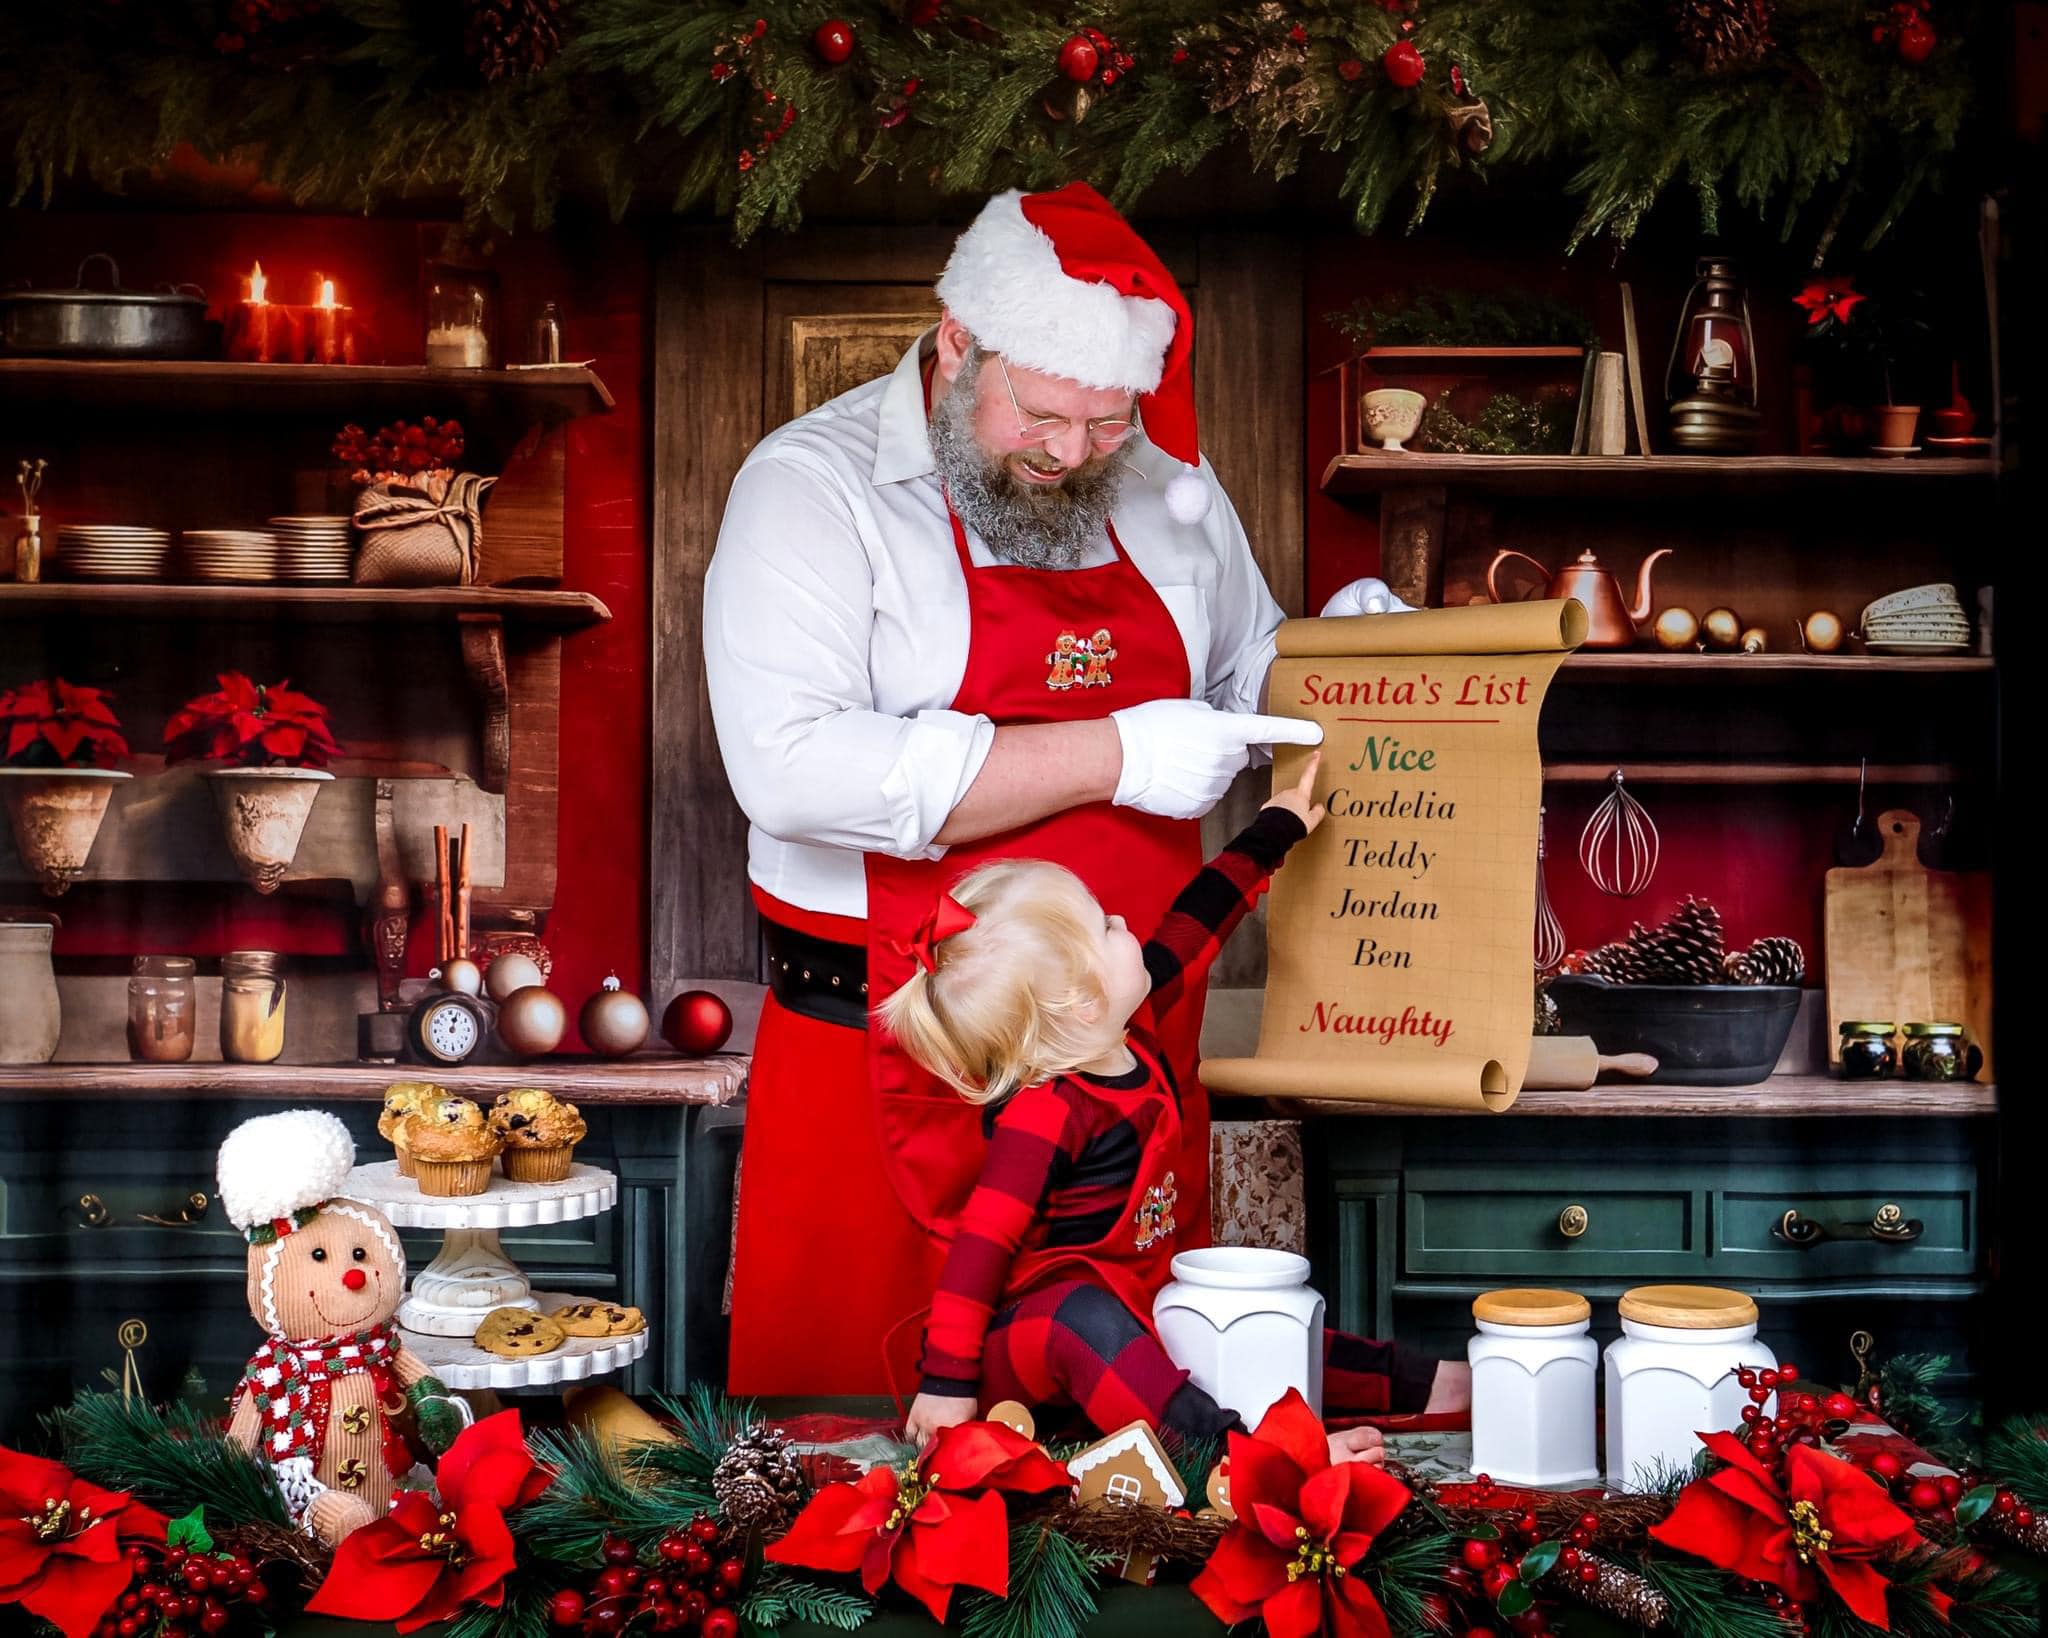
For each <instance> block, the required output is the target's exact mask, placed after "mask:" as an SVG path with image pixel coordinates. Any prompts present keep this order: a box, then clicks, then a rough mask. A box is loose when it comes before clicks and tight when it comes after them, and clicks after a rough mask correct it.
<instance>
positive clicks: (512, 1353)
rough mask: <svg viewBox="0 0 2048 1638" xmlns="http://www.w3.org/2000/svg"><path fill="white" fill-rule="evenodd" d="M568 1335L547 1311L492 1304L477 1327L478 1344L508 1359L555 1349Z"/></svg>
mask: <svg viewBox="0 0 2048 1638" xmlns="http://www.w3.org/2000/svg"><path fill="white" fill-rule="evenodd" d="M568 1335H569V1333H568V1332H566V1331H564V1330H563V1329H562V1328H561V1326H559V1325H557V1324H556V1323H555V1322H554V1321H553V1320H552V1319H550V1318H549V1317H548V1316H547V1315H546V1314H536V1313H534V1312H533V1311H532V1310H531V1309H528V1308H493V1309H492V1310H491V1311H490V1312H489V1313H488V1314H486V1315H484V1322H483V1324H481V1325H479V1326H478V1327H477V1328H476V1345H477V1346H478V1347H479V1348H482V1349H484V1350H485V1351H486V1352H488V1353H493V1354H497V1355H499V1356H500V1357H502V1358H505V1359H526V1358H530V1357H531V1356H532V1355H534V1354H551V1353H553V1352H554V1351H555V1350H556V1349H557V1348H559V1347H561V1346H562V1344H563V1342H564V1341H566V1340H567V1338H568Z"/></svg>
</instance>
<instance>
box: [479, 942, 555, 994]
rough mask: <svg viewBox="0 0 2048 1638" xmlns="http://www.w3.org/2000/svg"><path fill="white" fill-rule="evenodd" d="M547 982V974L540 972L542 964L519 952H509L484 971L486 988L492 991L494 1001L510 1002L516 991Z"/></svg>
mask: <svg viewBox="0 0 2048 1638" xmlns="http://www.w3.org/2000/svg"><path fill="white" fill-rule="evenodd" d="M547 981H548V980H547V974H546V973H544V972H542V971H541V970H540V963H539V962H538V961H536V960H534V959H533V957H532V956H530V955H521V954H520V953H519V952H518V951H517V950H507V951H506V952H505V953H504V954H503V955H501V956H499V957H498V959H497V960H496V961H493V962H492V963H491V964H490V966H488V967H487V968H485V969H484V988H485V989H487V990H488V991H490V994H491V999H492V1000H493V1001H509V1000H511V998H512V994H513V992H514V991H515V990H524V989H528V988H531V987H532V986H533V985H536V984H545V983H546V982H547Z"/></svg>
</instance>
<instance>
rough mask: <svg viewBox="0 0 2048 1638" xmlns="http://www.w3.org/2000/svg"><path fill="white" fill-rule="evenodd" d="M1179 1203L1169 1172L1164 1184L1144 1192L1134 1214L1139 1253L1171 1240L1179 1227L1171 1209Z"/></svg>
mask: <svg viewBox="0 0 2048 1638" xmlns="http://www.w3.org/2000/svg"><path fill="white" fill-rule="evenodd" d="M1179 1202H1180V1192H1179V1190H1177V1189H1176V1188H1175V1187H1174V1182H1173V1173H1171V1172H1168V1173H1167V1174H1166V1181H1165V1182H1163V1183H1155V1184H1153V1185H1152V1187H1151V1188H1149V1189H1147V1190H1146V1191H1145V1198H1144V1199H1142V1200H1140V1201H1139V1202H1138V1209H1137V1212H1136V1213H1135V1216H1136V1219H1137V1223H1136V1227H1137V1231H1138V1249H1139V1250H1140V1251H1149V1250H1151V1249H1152V1247H1154V1246H1156V1245H1158V1244H1159V1243H1160V1242H1161V1241H1162V1240H1170V1239H1172V1238H1173V1235H1174V1231H1175V1230H1176V1229H1177V1228H1178V1227H1179V1224H1177V1223H1175V1222H1174V1220H1173V1208H1174V1207H1175V1206H1176V1205H1177V1204H1179Z"/></svg>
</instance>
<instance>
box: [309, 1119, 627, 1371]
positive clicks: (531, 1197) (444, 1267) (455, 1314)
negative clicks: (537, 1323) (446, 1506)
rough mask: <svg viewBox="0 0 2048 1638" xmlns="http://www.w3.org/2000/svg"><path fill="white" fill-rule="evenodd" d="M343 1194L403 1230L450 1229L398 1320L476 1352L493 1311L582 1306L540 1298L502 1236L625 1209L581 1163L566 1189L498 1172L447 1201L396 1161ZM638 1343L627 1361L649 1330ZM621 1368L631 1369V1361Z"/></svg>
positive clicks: (359, 1175)
mask: <svg viewBox="0 0 2048 1638" xmlns="http://www.w3.org/2000/svg"><path fill="white" fill-rule="evenodd" d="M341 1193H342V1196H343V1198H345V1199H349V1200H360V1201H362V1202H363V1203H364V1204H365V1205H369V1206H375V1207H376V1208H377V1209H378V1210H379V1211H381V1212H383V1213H384V1215H385V1216H386V1217H388V1218H390V1219H391V1222H392V1224H393V1226H395V1227H397V1228H421V1229H440V1230H442V1240H441V1249H440V1251H439V1252H437V1253H436V1254H435V1256H434V1260H433V1261H432V1262H430V1263H428V1264H427V1266H426V1267H425V1268H423V1269H421V1270H420V1271H419V1272H418V1273H417V1274H415V1275H413V1277H412V1289H411V1292H410V1294H409V1295H408V1296H407V1297H406V1299H405V1301H404V1302H403V1303H401V1304H400V1305H399V1309H398V1323H399V1325H400V1326H402V1327H403V1328H404V1329H405V1330H408V1331H411V1332H415V1333H417V1334H418V1335H419V1336H421V1337H437V1338H459V1339H461V1340H462V1342H463V1343H464V1345H465V1346H467V1344H468V1339H469V1338H471V1337H473V1336H475V1335H476V1328H477V1327H478V1326H479V1325H481V1324H482V1323H483V1317H484V1315H486V1314H488V1313H489V1312H490V1311H491V1310H492V1309H493V1308H541V1307H544V1306H545V1302H546V1301H547V1300H552V1301H554V1302H556V1303H558V1304H559V1303H565V1302H572V1301H576V1300H578V1299H575V1298H571V1297H556V1298H553V1299H543V1298H541V1297H538V1296H536V1295H535V1294H534V1292H533V1290H532V1288H531V1287H530V1286H529V1284H528V1283H527V1278H526V1276H525V1275H524V1274H522V1273H521V1272H520V1271H519V1268H518V1265H517V1264H515V1263H514V1262H513V1261H512V1259H511V1258H509V1257H507V1256H506V1255H505V1248H504V1247H503V1246H502V1245H500V1244H499V1242H498V1231H499V1230H500V1229H508V1228H532V1227H534V1226H535V1225H537V1224H541V1223H569V1222H574V1221H575V1220H576V1219H577V1218H579V1217H595V1216H596V1215H597V1214H598V1213H599V1212H605V1211H610V1210H611V1209H612V1207H613V1206H615V1205H617V1204H618V1203H619V1180H618V1179H617V1178H616V1177H614V1176H613V1175H612V1174H611V1173H610V1172H608V1171H605V1170H603V1169H602V1168H601V1167H597V1166H575V1165H572V1166H571V1167H570V1168H569V1175H568V1176H567V1177H565V1178H563V1179H562V1180H561V1181H560V1182H559V1183H515V1182H513V1181H512V1180H511V1179H509V1178H504V1177H498V1176H496V1175H493V1176H492V1178H491V1186H490V1187H489V1188H488V1189H486V1190H485V1191H484V1192H483V1193H482V1194H472V1195H463V1196H460V1197H457V1198H452V1199H444V1198H442V1197H440V1196H438V1195H428V1194H422V1193H420V1186H419V1184H418V1183H417V1182H416V1181H415V1180H414V1179H412V1178H410V1177H400V1176H399V1175H398V1162H397V1161H395V1160H380V1161H377V1162H375V1163H374V1164H371V1165H368V1166H358V1167H357V1168H356V1169H355V1170H354V1171H352V1172H350V1173H349V1174H348V1179H347V1181H346V1182H345V1183H343V1185H342V1188H341ZM583 1340H594V1341H599V1342H606V1343H610V1344H613V1345H614V1346H617V1345H620V1344H623V1343H626V1342H629V1341H633V1340H636V1339H633V1338H626V1337H605V1338H595V1339H583ZM637 1341H638V1342H639V1344H640V1346H639V1348H638V1349H636V1350H635V1351H634V1352H633V1353H632V1354H631V1355H630V1356H628V1357H630V1358H634V1359H637V1358H638V1357H639V1356H640V1354H641V1353H644V1352H645V1351H646V1348H647V1337H646V1334H645V1333H644V1332H643V1333H642V1334H641V1335H640V1336H639V1337H638V1338H637ZM576 1346H577V1344H576V1343H575V1342H572V1343H571V1344H570V1346H569V1347H568V1348H564V1349H561V1350H559V1351H558V1352H559V1353H560V1354H561V1355H562V1356H565V1357H566V1356H567V1355H569V1354H570V1353H571V1352H572V1351H573V1350H574V1349H575V1348H576ZM470 1352H472V1353H475V1354H476V1355H477V1357H479V1358H481V1359H487V1360H493V1361H497V1363H499V1364H512V1365H521V1366H525V1367H528V1368H532V1367H537V1366H540V1365H543V1364H545V1363H546V1362H547V1361H548V1360H549V1359H550V1358H552V1357H554V1356H549V1355H542V1356H539V1357H538V1358H535V1359H532V1360H510V1361H507V1360H498V1356H497V1355H495V1354H486V1353H483V1352H482V1351H481V1350H477V1349H471V1350H470ZM427 1357H428V1355H427V1353H426V1351H425V1350H424V1349H423V1350H421V1358H423V1359H424V1358H427ZM620 1363H622V1364H623V1363H624V1360H621V1361H620ZM593 1369H600V1370H611V1369H613V1367H612V1366H609V1365H606V1366H599V1367H593ZM574 1374H575V1375H578V1376H587V1375H589V1374H591V1373H590V1371H589V1370H584V1371H580V1372H576V1373H574ZM441 1380H442V1381H444V1382H447V1383H448V1385H449V1386H450V1387H451V1388H452V1387H458V1386H476V1387H484V1386H492V1387H499V1386H508V1385H509V1386H517V1385H519V1384H516V1383H514V1384H505V1383H498V1382H492V1383H489V1384H485V1383H483V1382H477V1383H474V1384H468V1383H456V1382H453V1381H450V1380H449V1378H447V1377H446V1376H443V1377H442V1378H441ZM534 1380H539V1379H538V1378H535V1379H534ZM550 1380H555V1379H550Z"/></svg>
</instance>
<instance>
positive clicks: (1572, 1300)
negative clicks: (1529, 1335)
mask: <svg viewBox="0 0 2048 1638" xmlns="http://www.w3.org/2000/svg"><path fill="white" fill-rule="evenodd" d="M1472 1317H1473V1318H1474V1319H1476V1320H1484V1321H1485V1322H1486V1323H1487V1324H1488V1325H1576V1324H1578V1323H1579V1321H1581V1320H1589V1319H1591V1318H1592V1317H1593V1305H1592V1304H1591V1303H1589V1302H1588V1301H1586V1299H1585V1298H1584V1297H1582V1296H1580V1295H1579V1294H1578V1293H1577V1292H1576V1291H1546V1290H1544V1289H1542V1288H1541V1287H1531V1286H1518V1287H1515V1288H1514V1289H1512V1290H1508V1291H1486V1292H1482V1293H1481V1294H1480V1295H1479V1296H1477V1297H1474V1298H1473V1299H1472Z"/></svg>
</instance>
